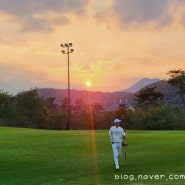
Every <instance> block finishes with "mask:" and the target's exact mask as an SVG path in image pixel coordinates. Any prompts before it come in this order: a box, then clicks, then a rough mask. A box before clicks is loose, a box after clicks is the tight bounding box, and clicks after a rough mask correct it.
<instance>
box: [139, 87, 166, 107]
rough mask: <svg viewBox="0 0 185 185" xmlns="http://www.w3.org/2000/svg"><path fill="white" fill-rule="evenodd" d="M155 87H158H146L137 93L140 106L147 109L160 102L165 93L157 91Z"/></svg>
mask: <svg viewBox="0 0 185 185" xmlns="http://www.w3.org/2000/svg"><path fill="white" fill-rule="evenodd" d="M155 89H156V87H146V88H143V89H141V90H140V91H139V92H138V93H137V94H135V96H136V101H137V105H138V107H141V108H144V109H145V108H148V107H150V106H157V105H158V104H159V101H160V100H162V99H163V97H164V95H163V94H162V93H161V92H159V91H155Z"/></svg>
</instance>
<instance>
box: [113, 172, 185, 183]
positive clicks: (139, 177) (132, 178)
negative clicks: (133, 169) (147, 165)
mask: <svg viewBox="0 0 185 185" xmlns="http://www.w3.org/2000/svg"><path fill="white" fill-rule="evenodd" d="M114 179H115V180H116V181H139V180H142V181H143V180H144V181H145V180H146V181H148V180H156V181H157V180H166V181H170V180H171V181H172V180H182V181H184V182H185V175H179V174H178V175H177V174H173V175H164V174H163V175H162V174H139V175H132V174H130V175H127V174H119V175H118V174H115V175H114Z"/></svg>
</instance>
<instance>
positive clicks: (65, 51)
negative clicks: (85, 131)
mask: <svg viewBox="0 0 185 185" xmlns="http://www.w3.org/2000/svg"><path fill="white" fill-rule="evenodd" d="M72 45H73V44H72V43H65V44H61V45H60V46H61V47H63V48H66V50H62V51H61V52H62V53H63V54H67V66H68V98H67V100H68V101H67V104H68V117H67V127H66V128H67V130H71V105H70V73H69V72H70V71H69V54H70V53H72V52H73V51H74V49H71V48H70V47H72Z"/></svg>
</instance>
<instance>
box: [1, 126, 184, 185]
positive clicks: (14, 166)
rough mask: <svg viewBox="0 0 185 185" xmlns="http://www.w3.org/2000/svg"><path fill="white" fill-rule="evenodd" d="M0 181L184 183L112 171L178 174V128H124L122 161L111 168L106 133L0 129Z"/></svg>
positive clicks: (17, 184)
mask: <svg viewBox="0 0 185 185" xmlns="http://www.w3.org/2000/svg"><path fill="white" fill-rule="evenodd" d="M0 132H1V134H0V185H5V184H6V185H25V184H26V185H63V184H64V185H73V184H82V185H86V184H87V185H91V184H92V185H94V184H100V185H107V184H133V185H136V184H147V185H148V184H151V185H152V184H166V185H167V184H184V183H185V179H184V180H166V179H163V180H147V179H146V180H132V179H130V180H129V179H118V180H115V175H119V176H121V175H127V176H129V175H134V176H135V177H137V176H138V175H139V174H143V175H144V174H146V175H152V174H159V175H160V174H161V175H163V174H164V175H166V176H168V175H171V174H174V175H175V174H176V175H180V174H183V173H184V171H185V167H184V165H183V164H184V152H185V145H184V140H185V132H184V131H127V142H128V144H129V146H128V147H127V160H125V159H124V155H123V153H122V156H121V158H120V166H121V170H120V171H119V172H116V171H115V169H114V163H113V154H112V148H111V144H110V141H109V136H108V131H50V130H34V129H22V128H7V127H0Z"/></svg>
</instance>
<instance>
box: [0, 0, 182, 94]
mask: <svg viewBox="0 0 185 185" xmlns="http://www.w3.org/2000/svg"><path fill="white" fill-rule="evenodd" d="M0 26H1V28H0V51H1V55H0V80H1V81H3V82H5V83H7V84H9V85H10V86H11V87H13V88H14V89H16V91H18V92H19V91H23V90H27V89H30V88H35V87H36V88H45V87H51V88H61V89H66V88H67V83H68V79H67V70H68V66H67V55H64V54H62V53H61V50H63V48H62V47H61V46H60V45H61V44H63V43H72V44H73V46H72V47H71V48H73V49H74V52H73V53H70V54H69V63H70V87H71V89H85V90H92V91H103V92H115V91H119V90H123V89H125V88H128V87H130V86H132V85H133V84H134V83H136V82H137V81H138V80H140V79H142V78H145V77H147V78H155V79H156V78H157V79H168V78H169V76H168V75H167V72H168V71H170V70H172V69H183V70H185V1H184V0H52V1H51V0H39V1H38V0H16V1H15V0H6V1H0ZM64 49H66V48H64ZM87 81H89V84H90V82H91V86H90V87H89V86H87V85H86V82H87Z"/></svg>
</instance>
